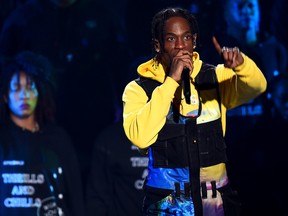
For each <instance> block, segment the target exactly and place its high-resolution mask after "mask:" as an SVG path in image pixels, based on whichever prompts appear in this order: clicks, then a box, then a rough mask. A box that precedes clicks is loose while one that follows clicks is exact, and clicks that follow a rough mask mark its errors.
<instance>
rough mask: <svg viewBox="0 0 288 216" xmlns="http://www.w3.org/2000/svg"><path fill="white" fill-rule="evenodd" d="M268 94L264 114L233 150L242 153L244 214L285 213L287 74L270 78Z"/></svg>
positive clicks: (249, 215)
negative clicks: (243, 159) (243, 157)
mask: <svg viewBox="0 0 288 216" xmlns="http://www.w3.org/2000/svg"><path fill="white" fill-rule="evenodd" d="M267 95H268V98H267V101H266V103H265V109H264V111H265V112H264V113H265V115H264V116H263V117H261V118H260V119H259V121H258V122H256V124H255V126H254V127H253V129H252V130H250V131H249V133H248V134H243V136H242V137H241V138H240V140H239V145H238V146H237V147H236V149H235V151H237V152H238V155H245V164H243V163H241V164H238V165H237V170H238V175H239V176H241V180H240V182H241V184H239V186H240V187H239V190H238V191H239V195H240V196H241V197H243V216H254V215H267V212H269V214H271V215H281V216H284V215H287V214H288V207H287V202H288V198H287V193H288V190H287V187H285V186H283V184H282V182H283V180H282V179H283V177H282V176H283V172H285V170H286V168H287V162H286V160H285V158H286V157H287V150H288V148H287V131H288V76H287V74H285V73H282V74H280V75H279V76H276V77H274V78H273V79H272V80H271V81H270V83H269V85H268V88H267ZM248 149H249V150H248ZM263 203H266V205H265V207H264V206H263Z"/></svg>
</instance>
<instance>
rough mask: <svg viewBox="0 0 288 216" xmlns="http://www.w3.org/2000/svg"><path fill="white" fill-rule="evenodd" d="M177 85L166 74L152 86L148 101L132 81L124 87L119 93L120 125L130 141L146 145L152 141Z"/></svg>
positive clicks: (141, 146)
mask: <svg viewBox="0 0 288 216" xmlns="http://www.w3.org/2000/svg"><path fill="white" fill-rule="evenodd" d="M178 86H179V84H178V83H177V82H176V81H174V80H173V79H172V78H170V77H167V78H166V79H165V81H164V82H163V84H161V85H160V86H158V87H156V88H155V89H154V91H153V93H152V96H151V99H150V101H149V102H147V101H148V97H147V95H146V92H145V91H144V90H143V89H142V87H141V86H139V85H138V84H137V83H136V82H135V81H132V82H130V83H129V84H128V85H127V86H126V87H125V89H124V92H123V95H122V100H123V127H124V131H125V134H126V136H127V137H128V139H129V140H130V141H131V142H132V143H133V144H134V145H136V146H138V147H139V148H147V147H148V146H150V145H151V144H153V143H154V142H155V141H156V139H157V137H158V133H159V131H160V130H161V128H162V127H163V126H164V124H165V122H166V116H167V114H168V112H169V109H170V105H171V102H172V100H173V98H174V93H175V91H176V89H177V87H178Z"/></svg>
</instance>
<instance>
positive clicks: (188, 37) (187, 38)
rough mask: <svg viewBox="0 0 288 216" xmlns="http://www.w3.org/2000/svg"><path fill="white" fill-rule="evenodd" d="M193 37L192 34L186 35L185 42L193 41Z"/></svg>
mask: <svg viewBox="0 0 288 216" xmlns="http://www.w3.org/2000/svg"><path fill="white" fill-rule="evenodd" d="M192 38H193V37H192V35H191V34H189V35H186V36H185V37H184V40H192Z"/></svg>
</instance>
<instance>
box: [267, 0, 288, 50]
mask: <svg viewBox="0 0 288 216" xmlns="http://www.w3.org/2000/svg"><path fill="white" fill-rule="evenodd" d="M271 3H272V8H270V9H271V20H270V29H271V31H272V33H273V34H274V35H275V37H276V38H277V39H278V40H279V41H280V42H281V43H283V44H284V46H285V47H286V49H287V50H288V40H287V38H288V30H287V28H285V27H284V26H285V25H286V22H287V20H288V13H287V11H288V1H286V0H273V1H272V0H271V1H270V5H271Z"/></svg>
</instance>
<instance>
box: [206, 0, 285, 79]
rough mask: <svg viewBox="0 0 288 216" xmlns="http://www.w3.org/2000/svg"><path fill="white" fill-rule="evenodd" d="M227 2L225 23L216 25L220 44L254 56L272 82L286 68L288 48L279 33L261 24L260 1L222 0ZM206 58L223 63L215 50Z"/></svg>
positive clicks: (225, 3)
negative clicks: (278, 35)
mask: <svg viewBox="0 0 288 216" xmlns="http://www.w3.org/2000/svg"><path fill="white" fill-rule="evenodd" d="M221 1H223V2H222V5H223V8H222V10H223V12H224V13H223V14H224V15H223V19H224V23H225V24H226V25H223V22H220V21H221V20H220V19H219V23H218V26H217V28H215V31H216V32H215V35H216V37H217V38H218V40H219V42H220V43H226V44H227V46H231V45H232V44H233V45H236V46H238V47H239V49H241V50H242V51H243V52H245V53H247V55H249V56H251V57H252V58H253V59H254V60H255V62H256V64H257V65H259V67H260V68H261V70H262V71H263V73H264V75H265V77H266V79H267V81H268V82H269V81H270V80H271V79H272V78H273V76H277V75H278V74H279V72H280V71H282V72H283V71H285V67H286V65H287V51H286V50H285V47H284V45H283V44H281V43H280V42H279V41H277V39H276V38H275V36H273V35H271V34H269V33H268V32H267V31H266V29H264V28H262V29H261V28H260V27H261V10H260V9H261V8H260V5H259V2H258V0H221ZM203 54H205V56H204V57H205V58H208V60H211V61H213V62H216V63H219V62H221V58H219V55H217V53H216V52H215V53H214V55H213V54H212V53H211V52H210V53H208V52H205V53H203Z"/></svg>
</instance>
